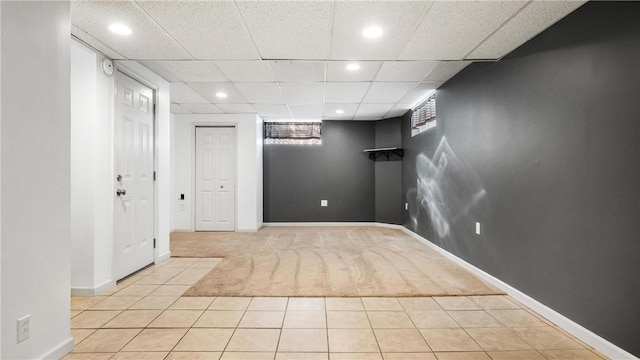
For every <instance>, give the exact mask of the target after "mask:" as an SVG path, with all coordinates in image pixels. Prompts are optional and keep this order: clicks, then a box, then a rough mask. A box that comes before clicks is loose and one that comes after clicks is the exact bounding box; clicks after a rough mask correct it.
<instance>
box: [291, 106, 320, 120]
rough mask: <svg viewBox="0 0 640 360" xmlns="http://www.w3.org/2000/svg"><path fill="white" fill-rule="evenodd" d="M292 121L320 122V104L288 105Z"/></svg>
mask: <svg viewBox="0 0 640 360" xmlns="http://www.w3.org/2000/svg"><path fill="white" fill-rule="evenodd" d="M289 109H290V110H291V115H293V119H294V120H322V112H323V106H322V104H310V105H290V106H289Z"/></svg>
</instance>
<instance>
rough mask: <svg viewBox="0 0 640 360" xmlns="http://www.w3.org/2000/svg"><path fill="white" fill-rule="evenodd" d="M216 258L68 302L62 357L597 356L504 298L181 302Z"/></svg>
mask: <svg viewBox="0 0 640 360" xmlns="http://www.w3.org/2000/svg"><path fill="white" fill-rule="evenodd" d="M220 261H221V259H185V258H172V259H170V260H167V261H165V262H163V263H161V264H158V265H153V266H151V267H149V268H147V269H145V270H143V271H141V272H139V273H138V274H136V275H134V276H132V277H130V278H128V279H126V280H124V281H122V282H120V283H119V284H118V285H117V286H116V287H115V288H114V289H112V290H111V291H109V292H108V293H107V294H104V295H103V296H98V297H94V298H88V297H72V298H71V328H72V330H71V331H72V335H73V337H74V339H75V341H76V347H75V349H74V351H73V352H72V353H71V354H69V355H67V356H66V357H65V358H64V359H66V360H76V359H114V360H118V359H136V360H145V359H148V360H156V359H158V360H161V359H166V360H180V359H184V360H231V359H240V360H253V359H270V360H274V359H275V360H321V359H322V360H329V359H331V360H369V359H372V360H412V359H415V360H417V359H432V360H435V359H437V360H449V359H451V360H454V359H455V360H458V359H459V360H466V359H494V360H502V359H509V360H511V359H567V360H568V359H601V358H604V356H602V355H600V354H599V353H597V352H596V351H594V350H593V349H590V348H589V347H588V346H587V345H585V344H584V343H582V342H581V341H580V340H578V339H576V338H574V337H572V336H571V335H569V334H568V333H566V332H564V331H563V330H562V329H560V328H558V327H556V326H555V325H553V324H552V323H550V322H549V321H548V320H546V319H544V318H542V317H541V316H540V315H538V314H536V313H534V312H533V311H531V310H529V309H527V308H525V307H524V306H522V305H521V304H519V303H517V302H516V301H515V300H513V299H511V298H510V297H508V296H466V297H434V298H428V297H415V298H372V297H369V298H286V297H280V298H274V297H271V298H260V297H254V298H249V297H220V298H214V297H181V295H182V294H183V293H184V292H185V291H186V290H187V289H188V288H189V287H190V286H191V285H192V284H194V283H195V282H197V281H198V280H199V279H200V278H201V277H202V276H204V275H205V274H206V273H207V272H208V271H209V270H211V269H212V268H214V267H215V266H216V265H217V264H218V263H219V262H220Z"/></svg>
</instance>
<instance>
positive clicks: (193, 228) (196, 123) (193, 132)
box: [189, 121, 239, 231]
mask: <svg viewBox="0 0 640 360" xmlns="http://www.w3.org/2000/svg"><path fill="white" fill-rule="evenodd" d="M199 127H210V128H220V127H221V128H231V127H232V128H235V159H234V160H235V161H234V166H235V169H234V172H235V179H234V181H235V186H234V190H233V191H234V194H233V201H234V202H235V216H234V224H233V228H234V231H238V208H239V206H238V175H239V174H238V123H237V122H236V121H229V122H216V123H215V124H212V123H211V122H207V121H194V122H192V123H191V127H190V134H191V135H189V138H190V142H191V184H190V187H191V197H192V199H191V221H190V223H191V229H190V231H196V128H199Z"/></svg>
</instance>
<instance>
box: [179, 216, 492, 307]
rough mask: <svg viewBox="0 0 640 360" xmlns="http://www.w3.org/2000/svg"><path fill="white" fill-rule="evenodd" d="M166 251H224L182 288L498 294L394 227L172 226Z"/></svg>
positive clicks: (200, 292)
mask: <svg viewBox="0 0 640 360" xmlns="http://www.w3.org/2000/svg"><path fill="white" fill-rule="evenodd" d="M171 255H172V256H174V257H224V260H223V261H222V262H221V263H220V264H219V265H218V266H216V267H215V268H214V269H213V270H211V272H209V273H208V274H207V275H205V276H204V277H203V278H202V279H201V280H200V281H199V282H197V283H196V284H195V285H194V286H193V287H191V288H190V289H189V290H188V291H187V292H186V294H185V296H437V295H490V294H502V292H501V291H500V290H498V289H497V288H495V287H493V286H491V285H489V284H487V283H485V282H484V281H482V280H481V279H479V278H478V277H476V276H475V275H473V274H471V273H470V272H468V271H467V270H465V269H463V268H462V267H460V266H458V265H456V264H455V263H453V262H452V261H450V260H448V259H447V258H445V257H443V256H442V255H440V254H438V253H437V252H436V251H434V250H432V249H430V248H429V247H428V246H426V245H425V244H423V243H421V242H419V241H418V240H416V239H414V238H412V237H410V236H408V235H407V234H405V233H404V232H402V231H400V230H396V229H388V228H380V227H267V228H263V229H262V230H260V231H259V232H257V233H207V232H199V233H173V234H172V235H171Z"/></svg>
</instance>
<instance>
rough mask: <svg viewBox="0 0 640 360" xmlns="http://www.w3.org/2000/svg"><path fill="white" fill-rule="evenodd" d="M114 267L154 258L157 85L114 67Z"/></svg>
mask: <svg viewBox="0 0 640 360" xmlns="http://www.w3.org/2000/svg"><path fill="white" fill-rule="evenodd" d="M115 84H116V94H115V99H116V101H115V103H116V104H115V176H116V189H115V192H116V193H115V194H114V196H115V207H114V212H115V214H114V217H115V218H114V223H115V224H114V225H115V226H114V263H115V264H114V272H115V278H116V279H122V278H123V277H125V276H127V275H129V274H131V273H133V272H135V271H137V270H139V269H141V268H143V267H145V266H147V265H149V264H151V263H153V261H154V243H153V242H154V240H153V219H154V216H153V214H154V205H153V201H154V184H153V181H154V179H153V176H154V174H153V162H154V161H153V134H154V132H153V117H154V105H153V103H154V96H153V95H154V94H153V90H151V89H149V88H148V87H146V86H144V85H142V84H140V83H139V82H137V81H135V80H133V79H131V78H130V77H128V76H126V75H124V74H122V73H120V72H116V80H115Z"/></svg>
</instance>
